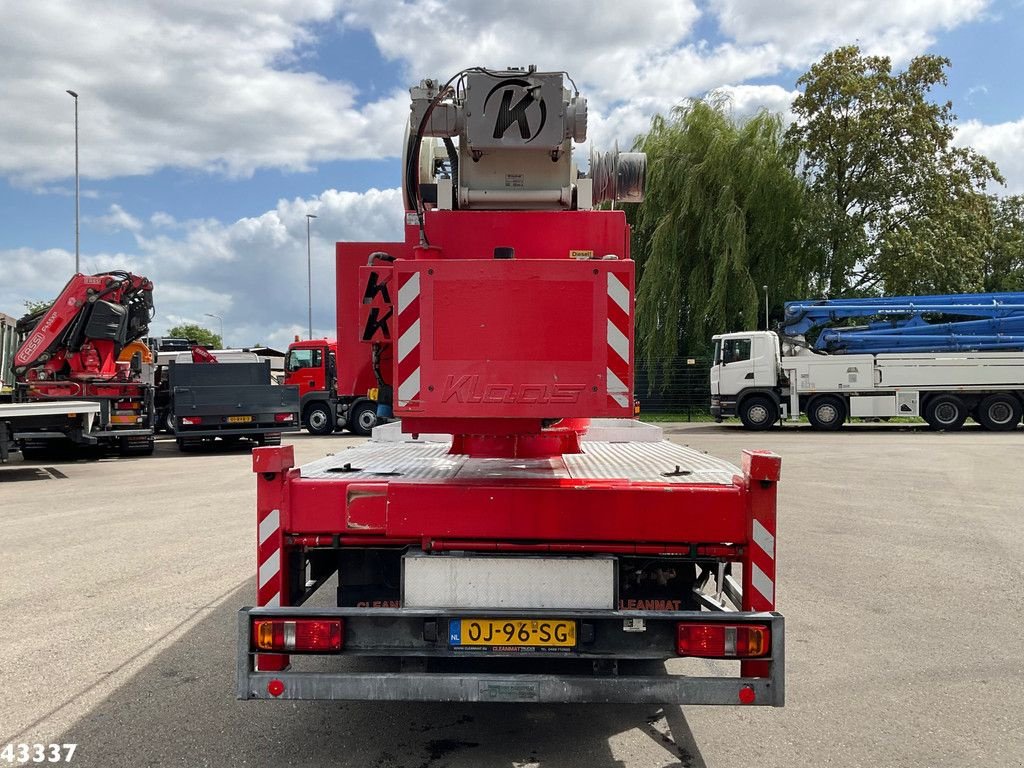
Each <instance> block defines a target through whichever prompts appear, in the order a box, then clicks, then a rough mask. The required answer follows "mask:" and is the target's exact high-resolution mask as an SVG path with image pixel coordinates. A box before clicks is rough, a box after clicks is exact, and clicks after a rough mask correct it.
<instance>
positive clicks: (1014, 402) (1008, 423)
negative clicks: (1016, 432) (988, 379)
mask: <svg viewBox="0 0 1024 768" xmlns="http://www.w3.org/2000/svg"><path fill="white" fill-rule="evenodd" d="M1020 417H1021V406H1020V401H1019V400H1018V399H1017V398H1016V397H1014V396H1013V395H1004V394H999V393H996V394H994V395H989V396H988V397H986V398H985V399H984V400H982V401H981V403H980V404H979V405H978V410H977V412H976V416H975V421H977V422H978V423H979V424H981V426H983V427H984V428H985V429H987V430H989V431H990V432H1009V431H1010V430H1012V429H1016V428H1017V425H1018V424H1020Z"/></svg>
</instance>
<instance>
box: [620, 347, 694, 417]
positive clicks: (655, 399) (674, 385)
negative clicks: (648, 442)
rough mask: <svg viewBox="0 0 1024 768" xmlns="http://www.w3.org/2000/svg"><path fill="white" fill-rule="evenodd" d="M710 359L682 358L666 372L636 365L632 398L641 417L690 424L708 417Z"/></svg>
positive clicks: (657, 368)
mask: <svg viewBox="0 0 1024 768" xmlns="http://www.w3.org/2000/svg"><path fill="white" fill-rule="evenodd" d="M710 370H711V358H710V357H682V358H679V360H678V361H677V362H676V363H674V364H673V365H672V366H671V367H670V368H669V369H668V370H667V371H666V370H663V367H662V366H661V365H655V366H652V367H651V368H648V366H647V365H646V364H645V362H644V361H642V360H637V361H636V372H635V379H634V381H635V383H636V386H635V390H634V391H635V394H636V397H637V399H639V400H640V409H641V414H673V415H676V416H679V417H680V418H682V419H684V420H687V421H692V420H693V419H706V418H708V417H709V416H710V407H711V388H710V384H709V380H708V377H709V374H710Z"/></svg>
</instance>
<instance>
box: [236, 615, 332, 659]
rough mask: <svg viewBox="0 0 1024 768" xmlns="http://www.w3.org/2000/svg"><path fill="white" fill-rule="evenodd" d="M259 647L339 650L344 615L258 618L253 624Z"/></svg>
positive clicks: (254, 638)
mask: <svg viewBox="0 0 1024 768" xmlns="http://www.w3.org/2000/svg"><path fill="white" fill-rule="evenodd" d="M252 640H253V645H254V646H255V647H256V650H260V651H295V652H298V653H337V652H338V651H340V650H341V649H342V646H344V645H345V625H344V624H343V623H342V621H341V619H294V620H287V619H259V620H257V621H254V622H253V624H252Z"/></svg>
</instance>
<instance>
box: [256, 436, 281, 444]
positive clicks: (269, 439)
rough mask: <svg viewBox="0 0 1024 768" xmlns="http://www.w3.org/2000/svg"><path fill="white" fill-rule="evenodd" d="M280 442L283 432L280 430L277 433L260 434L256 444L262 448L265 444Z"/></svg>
mask: <svg viewBox="0 0 1024 768" xmlns="http://www.w3.org/2000/svg"><path fill="white" fill-rule="evenodd" d="M280 444H281V433H280V432H278V433H276V434H270V435H259V436H258V437H257V438H256V445H258V446H260V447H261V448H262V447H263V446H266V445H280Z"/></svg>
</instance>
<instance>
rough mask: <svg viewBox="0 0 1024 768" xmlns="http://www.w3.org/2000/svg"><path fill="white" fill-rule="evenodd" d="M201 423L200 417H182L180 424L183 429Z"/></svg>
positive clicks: (201, 418)
mask: <svg viewBox="0 0 1024 768" xmlns="http://www.w3.org/2000/svg"><path fill="white" fill-rule="evenodd" d="M202 423H203V417H202V416H182V417H181V424H182V426H184V427H195V426H198V425H199V424H202Z"/></svg>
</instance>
